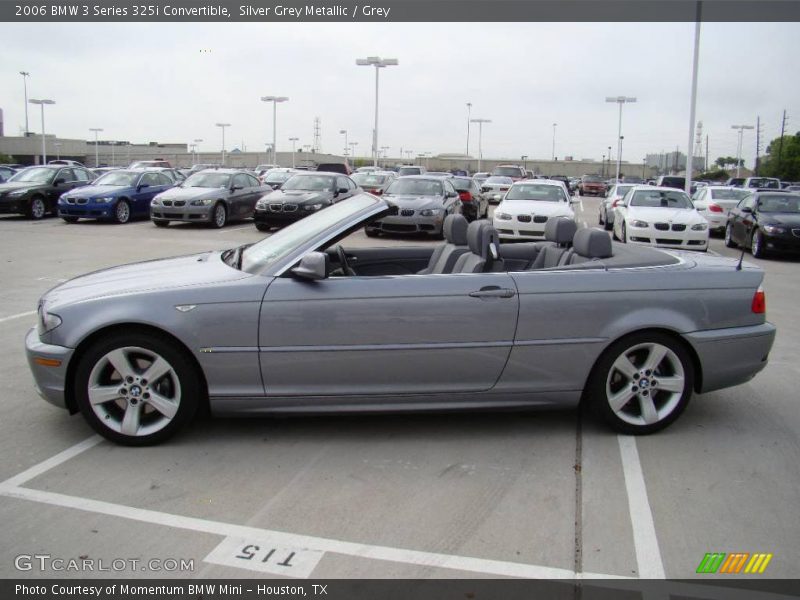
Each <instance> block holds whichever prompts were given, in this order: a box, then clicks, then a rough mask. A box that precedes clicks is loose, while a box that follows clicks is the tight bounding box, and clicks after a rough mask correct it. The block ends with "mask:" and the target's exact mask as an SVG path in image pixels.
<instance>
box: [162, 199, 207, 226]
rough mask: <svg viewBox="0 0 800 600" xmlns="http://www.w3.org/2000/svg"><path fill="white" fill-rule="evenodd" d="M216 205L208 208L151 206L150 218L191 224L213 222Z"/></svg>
mask: <svg viewBox="0 0 800 600" xmlns="http://www.w3.org/2000/svg"><path fill="white" fill-rule="evenodd" d="M213 212H214V205H213V204H210V205H208V206H189V205H183V206H174V205H173V206H164V205H163V204H158V205H152V204H151V205H150V218H151V219H160V220H162V221H186V222H190V223H209V222H211V219H212V218H213V217H212V214H213Z"/></svg>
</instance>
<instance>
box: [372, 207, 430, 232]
mask: <svg viewBox="0 0 800 600" xmlns="http://www.w3.org/2000/svg"><path fill="white" fill-rule="evenodd" d="M443 223H444V215H443V214H440V215H436V216H433V217H423V216H422V215H420V214H419V211H418V210H415V211H414V214H413V215H409V216H407V217H404V216H402V215H396V216H395V215H392V216H390V217H384V218H382V219H381V220H380V221H373V222H372V223H370V224H369V225H368V226H367V227H368V228H369V229H370V231H381V232H383V233H441V231H442V224H443Z"/></svg>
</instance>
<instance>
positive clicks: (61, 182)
mask: <svg viewBox="0 0 800 600" xmlns="http://www.w3.org/2000/svg"><path fill="white" fill-rule="evenodd" d="M65 183H66V180H64V179H62V178H61V177H59V178H58V179H56V180H55V181H54V182H53V185H64V184H65Z"/></svg>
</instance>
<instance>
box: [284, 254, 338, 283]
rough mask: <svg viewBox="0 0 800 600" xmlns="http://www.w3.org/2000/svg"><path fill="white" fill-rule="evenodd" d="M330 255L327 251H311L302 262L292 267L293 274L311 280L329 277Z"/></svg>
mask: <svg viewBox="0 0 800 600" xmlns="http://www.w3.org/2000/svg"><path fill="white" fill-rule="evenodd" d="M328 260H329V258H328V255H327V254H326V253H325V252H309V253H308V254H306V255H305V256H304V257H303V258H302V259H300V264H299V265H297V266H296V267H295V268H294V269H292V274H294V275H295V276H296V277H300V278H302V279H308V280H309V281H317V280H320V279H325V278H326V277H328Z"/></svg>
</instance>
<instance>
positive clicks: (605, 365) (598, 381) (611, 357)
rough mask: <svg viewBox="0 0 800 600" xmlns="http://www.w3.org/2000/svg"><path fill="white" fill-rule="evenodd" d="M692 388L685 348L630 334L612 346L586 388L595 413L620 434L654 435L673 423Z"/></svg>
mask: <svg viewBox="0 0 800 600" xmlns="http://www.w3.org/2000/svg"><path fill="white" fill-rule="evenodd" d="M693 386H694V367H693V365H692V360H691V357H690V356H689V353H688V352H687V350H686V349H685V348H684V347H683V345H682V344H681V343H680V342H679V341H677V340H675V339H674V338H673V337H671V336H669V335H667V334H664V333H659V332H642V333H637V334H632V335H629V336H627V337H625V338H622V339H621V340H619V341H617V342H616V343H614V344H612V345H611V346H609V348H608V349H607V350H606V351H605V352H604V353H603V355H602V356H601V357H600V359H599V360H598V362H597V364H596V365H595V367H594V369H593V370H592V374H591V376H590V377H589V382H588V384H587V387H586V394H587V399H588V401H589V402H591V406H592V408H593V409H594V411H595V412H596V413H597V414H598V415H599V416H600V417H601V418H602V419H603V420H604V421H605V422H606V423H608V425H610V426H611V427H612V428H613V429H614V430H616V431H619V432H620V433H625V434H632V435H640V434H646V433H653V432H655V431H658V430H660V429H663V428H664V427H666V426H668V425H669V424H670V423H672V422H673V421H675V419H677V418H678V417H679V416H680V414H681V413H682V412H683V411H684V409H685V408H686V405H687V404H688V403H689V399H690V398H691V396H692V389H693Z"/></svg>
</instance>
